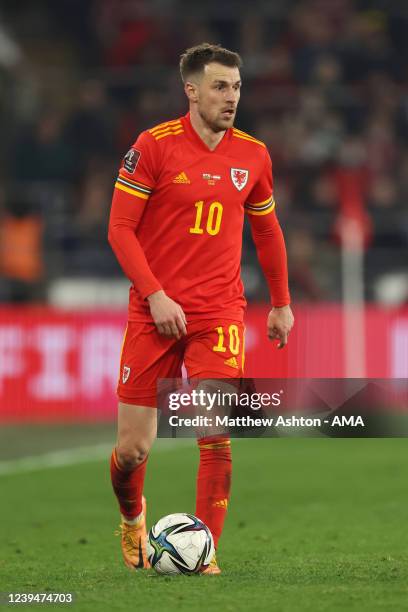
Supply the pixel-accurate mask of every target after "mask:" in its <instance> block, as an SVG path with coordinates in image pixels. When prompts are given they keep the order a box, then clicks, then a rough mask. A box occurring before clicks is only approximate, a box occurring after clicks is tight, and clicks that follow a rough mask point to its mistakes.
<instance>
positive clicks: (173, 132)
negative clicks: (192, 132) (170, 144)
mask: <svg viewBox="0 0 408 612" xmlns="http://www.w3.org/2000/svg"><path fill="white" fill-rule="evenodd" d="M178 134H184V130H183V128H182V127H180V128H179V129H176V130H166V131H165V132H163V133H162V134H159V135H158V136H154V138H155V139H156V140H160V139H161V138H166V137H167V136H177V135H178Z"/></svg>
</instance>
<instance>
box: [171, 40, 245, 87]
mask: <svg viewBox="0 0 408 612" xmlns="http://www.w3.org/2000/svg"><path fill="white" fill-rule="evenodd" d="M211 62H217V63H218V64H222V65H223V66H230V67H231V68H241V66H242V59H241V57H240V55H239V54H238V53H235V52H234V51H229V50H228V49H224V48H223V47H221V46H220V45H212V44H210V43H201V45H197V46H196V47H190V49H187V50H186V51H185V52H184V53H183V54H182V55H181V56H180V73H181V78H182V79H183V83H185V81H186V80H187V78H188V77H189V76H190V75H191V74H194V73H200V72H202V71H203V70H204V66H206V65H207V64H210V63H211Z"/></svg>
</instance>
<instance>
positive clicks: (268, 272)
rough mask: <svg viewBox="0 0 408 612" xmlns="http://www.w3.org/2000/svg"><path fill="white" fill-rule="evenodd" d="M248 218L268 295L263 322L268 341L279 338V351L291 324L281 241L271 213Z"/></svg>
mask: <svg viewBox="0 0 408 612" xmlns="http://www.w3.org/2000/svg"><path fill="white" fill-rule="evenodd" d="M248 218H249V222H250V225H251V232H252V237H253V240H254V243H255V247H256V251H257V254H258V260H259V263H260V266H261V268H262V270H263V273H264V274H265V277H266V281H267V283H268V287H269V293H270V296H271V303H272V310H271V311H270V313H269V315H268V320H267V333H268V338H270V339H271V340H273V339H279V340H280V342H279V345H278V348H283V347H284V346H285V345H286V344H287V342H288V334H289V332H290V330H291V329H292V327H293V323H294V317H293V314H292V310H291V308H290V295H289V288H288V267H287V257H286V247H285V240H284V237H283V234H282V229H281V226H280V225H279V221H278V218H277V216H276V213H275V211H274V210H272V211H271V212H268V213H267V214H265V215H254V214H249V215H248Z"/></svg>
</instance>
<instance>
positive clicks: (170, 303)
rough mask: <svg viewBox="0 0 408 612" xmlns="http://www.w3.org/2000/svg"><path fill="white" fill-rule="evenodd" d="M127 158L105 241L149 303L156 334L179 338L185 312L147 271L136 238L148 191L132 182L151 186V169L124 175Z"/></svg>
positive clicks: (120, 174)
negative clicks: (148, 181)
mask: <svg viewBox="0 0 408 612" xmlns="http://www.w3.org/2000/svg"><path fill="white" fill-rule="evenodd" d="M143 144H144V141H143V138H140V139H139V140H138V142H137V143H136V145H137V146H140V148H141V147H142V146H143ZM131 151H132V149H131ZM131 151H130V152H131ZM135 151H136V149H135ZM137 153H138V156H134V157H136V159H139V158H140V153H139V151H137ZM128 155H129V154H128ZM126 157H127V156H126ZM126 157H125V164H124V166H123V167H122V168H121V171H120V173H119V177H118V180H117V182H116V184H115V189H114V193H113V199H112V208H111V214H110V219H109V231H108V240H109V243H110V245H111V247H112V250H113V252H114V253H115V255H116V257H117V259H118V261H119V263H120V265H121V267H122V270H123V271H124V273H125V274H126V276H127V277H128V278H129V280H130V282H131V283H132V284H133V286H134V287H135V289H136V291H137V292H138V293H139V295H140V296H141V298H142V299H145V300H147V301H148V303H149V307H150V313H151V315H152V319H153V321H154V323H155V325H156V327H157V331H158V332H159V333H160V334H163V335H165V336H169V337H176V338H180V336H181V335H184V334H186V318H185V315H184V312H183V310H182V308H181V306H180V305H179V304H177V303H176V302H174V300H172V299H171V298H169V297H168V296H167V295H166V294H165V292H164V291H163V289H162V287H161V285H160V283H159V281H158V279H157V278H156V277H155V275H154V274H153V272H152V270H151V269H150V266H149V263H148V261H147V259H146V256H145V253H144V251H143V249H142V247H141V244H140V242H139V240H138V239H137V235H136V231H137V228H138V226H139V223H140V220H141V218H142V216H143V213H144V211H145V208H146V205H148V197H149V194H150V192H151V188H149V187H148V186H147V185H145V184H144V183H143V184H142V183H140V182H135V181H134V178H137V179H138V181H140V180H141V179H144V181H147V180H148V179H149V178H150V179H151V183H150V184H151V185H152V184H154V182H153V179H152V177H151V172H150V168H149V167H148V166H147V165H146V167H143V165H142V164H140V166H142V167H137V171H138V173H137V175H136V176H134V174H133V172H134V170H135V169H136V164H134V167H133V171H132V173H129V172H126ZM146 158H147V159H149V155H148V151H147V155H143V160H145V159H146ZM128 167H129V164H128ZM130 169H131V170H132V168H130ZM139 175H140V176H139Z"/></svg>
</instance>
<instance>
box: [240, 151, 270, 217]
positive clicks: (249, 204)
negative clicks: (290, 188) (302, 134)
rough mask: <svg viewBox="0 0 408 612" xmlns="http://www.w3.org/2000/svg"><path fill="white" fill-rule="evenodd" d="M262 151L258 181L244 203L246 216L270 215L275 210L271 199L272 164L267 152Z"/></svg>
mask: <svg viewBox="0 0 408 612" xmlns="http://www.w3.org/2000/svg"><path fill="white" fill-rule="evenodd" d="M263 150H264V160H263V165H262V170H261V173H260V175H259V179H258V181H257V182H256V183H255V185H254V187H253V188H252V191H251V193H250V194H249V196H248V199H247V201H246V202H245V206H244V208H245V211H246V212H247V213H248V215H252V216H259V215H267V214H269V213H271V212H272V211H273V210H274V208H275V200H274V199H273V179H272V162H271V158H270V156H269V153H268V150H267V149H266V148H265V149H263Z"/></svg>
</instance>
